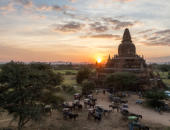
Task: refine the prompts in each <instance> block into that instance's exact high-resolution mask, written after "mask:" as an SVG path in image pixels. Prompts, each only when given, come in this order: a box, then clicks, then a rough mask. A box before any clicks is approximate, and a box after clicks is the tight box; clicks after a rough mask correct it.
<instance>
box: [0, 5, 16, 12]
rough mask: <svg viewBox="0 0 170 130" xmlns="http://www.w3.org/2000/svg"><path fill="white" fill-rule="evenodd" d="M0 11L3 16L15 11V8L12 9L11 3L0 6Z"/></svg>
mask: <svg viewBox="0 0 170 130" xmlns="http://www.w3.org/2000/svg"><path fill="white" fill-rule="evenodd" d="M0 11H2V12H3V14H5V13H9V12H12V11H15V8H14V7H13V3H8V4H7V5H4V6H0Z"/></svg>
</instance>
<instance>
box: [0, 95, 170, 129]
mask: <svg viewBox="0 0 170 130" xmlns="http://www.w3.org/2000/svg"><path fill="white" fill-rule="evenodd" d="M94 95H95V94H94ZM95 97H96V98H97V105H102V106H103V107H104V108H108V106H109V104H111V102H110V101H109V99H108V94H105V95H104V94H102V93H100V94H98V95H95ZM127 99H128V105H129V111H131V112H133V113H137V114H142V115H143V119H142V120H141V122H142V123H143V124H145V125H147V126H150V128H151V130H168V127H167V126H170V113H163V114H162V115H160V114H159V113H157V112H155V111H154V110H150V109H147V108H144V107H142V106H141V105H137V104H135V101H136V99H138V97H137V96H136V95H131V96H130V97H128V98H127ZM75 113H79V117H78V119H77V120H76V121H74V120H69V119H68V120H63V117H62V114H61V113H59V112H57V111H53V113H52V116H51V117H50V116H49V117H46V119H44V121H40V122H37V123H36V124H35V123H29V124H28V125H27V126H26V127H25V128H24V130H128V121H125V120H123V119H122V115H121V114H120V113H119V112H116V111H115V112H112V113H110V115H106V116H104V117H103V118H102V121H100V122H99V121H94V120H93V119H90V120H88V119H87V113H88V110H87V109H83V111H82V112H75ZM10 120H11V117H10V116H8V115H7V114H3V115H0V128H4V127H7V126H8V127H10V128H13V129H16V122H13V123H11V124H10Z"/></svg>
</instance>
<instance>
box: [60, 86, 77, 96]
mask: <svg viewBox="0 0 170 130" xmlns="http://www.w3.org/2000/svg"><path fill="white" fill-rule="evenodd" d="M61 87H62V89H63V91H64V92H66V93H69V94H73V93H75V92H76V90H75V88H74V87H73V86H70V85H62V86H61Z"/></svg>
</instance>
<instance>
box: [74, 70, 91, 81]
mask: <svg viewBox="0 0 170 130" xmlns="http://www.w3.org/2000/svg"><path fill="white" fill-rule="evenodd" d="M90 74H91V70H90V69H89V68H88V67H83V68H81V69H80V70H79V72H78V73H77V75H76V81H77V83H79V84H81V83H82V82H83V80H86V79H88V78H89V77H90Z"/></svg>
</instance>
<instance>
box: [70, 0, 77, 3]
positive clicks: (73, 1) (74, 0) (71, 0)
mask: <svg viewBox="0 0 170 130" xmlns="http://www.w3.org/2000/svg"><path fill="white" fill-rule="evenodd" d="M69 1H70V2H72V3H75V2H77V1H78V0H69Z"/></svg>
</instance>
